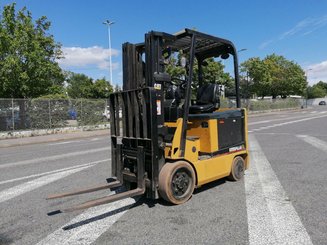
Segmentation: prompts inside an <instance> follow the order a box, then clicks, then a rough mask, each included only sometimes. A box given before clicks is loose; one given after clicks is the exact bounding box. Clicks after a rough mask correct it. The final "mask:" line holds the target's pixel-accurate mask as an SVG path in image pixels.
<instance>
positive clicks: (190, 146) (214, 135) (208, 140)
mask: <svg viewBox="0 0 327 245" xmlns="http://www.w3.org/2000/svg"><path fill="white" fill-rule="evenodd" d="M221 111H226V109H224V110H221ZM217 120H218V119H203V120H199V119H197V120H193V121H190V122H188V129H187V137H186V146H185V154H184V158H182V159H181V158H180V149H179V147H180V139H181V133H182V124H183V119H182V118H179V119H178V120H177V121H176V122H173V123H165V125H166V126H167V127H170V128H175V133H174V138H173V141H172V143H171V144H170V145H166V148H165V157H166V159H167V161H172V160H173V161H174V160H186V161H188V162H189V163H190V164H192V166H193V167H194V170H195V172H196V176H197V186H201V185H203V184H206V183H209V182H211V181H214V180H217V179H220V178H223V177H226V176H228V175H229V174H230V172H231V166H232V162H233V159H234V158H235V157H236V156H242V157H243V158H244V160H245V168H246V169H247V168H248V167H249V156H248V133H247V113H246V111H245V119H244V124H245V125H244V130H245V144H244V145H242V149H238V150H235V151H231V152H226V153H224V154H218V155H214V156H212V157H207V158H206V157H199V152H202V153H208V154H210V153H212V154H214V153H215V152H217V151H218V150H219V149H218V145H219V143H218V133H219V132H218V126H217V125H218V121H217ZM203 123H204V124H203ZM203 125H205V126H203ZM230 150H231V149H230Z"/></svg>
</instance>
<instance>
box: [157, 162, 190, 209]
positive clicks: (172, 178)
mask: <svg viewBox="0 0 327 245" xmlns="http://www.w3.org/2000/svg"><path fill="white" fill-rule="evenodd" d="M194 186H195V173H194V170H193V168H192V166H191V165H190V164H189V163H187V162H184V161H178V162H174V163H166V164H165V165H164V166H163V167H162V169H161V171H160V174H159V193H160V196H161V197H162V198H163V199H165V200H166V201H168V202H171V203H173V204H182V203H184V202H186V201H187V200H188V199H190V197H191V196H192V193H193V191H194Z"/></svg>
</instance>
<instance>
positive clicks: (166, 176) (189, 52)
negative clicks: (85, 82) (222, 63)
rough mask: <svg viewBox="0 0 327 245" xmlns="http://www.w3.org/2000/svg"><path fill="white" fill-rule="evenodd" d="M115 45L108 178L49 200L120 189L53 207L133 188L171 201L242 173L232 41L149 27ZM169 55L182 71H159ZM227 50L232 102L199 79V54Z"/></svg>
mask: <svg viewBox="0 0 327 245" xmlns="http://www.w3.org/2000/svg"><path fill="white" fill-rule="evenodd" d="M122 49H123V90H122V91H121V92H116V93H113V94H111V95H110V99H109V108H110V131H111V135H110V139H111V159H112V160H111V170H112V176H114V177H113V178H111V179H110V181H108V183H107V184H106V185H102V186H97V187H93V188H88V189H82V190H78V191H75V192H69V193H62V194H55V195H51V196H49V197H48V199H54V198H61V197H66V196H72V195H77V194H83V193H88V192H93V191H97V190H102V189H106V188H108V189H112V188H117V187H121V186H124V189H125V190H126V191H125V192H120V193H117V194H114V195H110V196H105V197H102V198H98V199H94V200H91V201H88V202H85V203H82V204H80V205H76V206H73V207H70V208H66V209H63V210H61V211H60V212H68V211H74V210H80V209H85V208H89V207H93V206H97V205H102V204H105V203H110V202H114V201H117V200H120V199H123V198H127V197H134V196H140V195H144V196H145V197H146V198H150V199H158V198H160V197H161V198H163V199H165V200H166V201H168V202H170V203H172V204H177V205H178V204H182V203H185V202H186V201H188V200H189V199H190V198H191V196H192V193H193V191H194V189H195V188H198V187H200V186H202V185H204V184H207V183H209V182H212V181H215V180H218V179H221V178H225V177H227V178H229V179H230V180H232V181H238V180H240V179H242V177H243V175H244V171H245V170H246V169H247V168H248V167H249V153H248V134H247V112H246V109H243V108H241V100H240V91H239V73H238V60H237V51H236V49H235V46H234V45H233V43H232V42H231V41H228V40H226V39H222V38H218V37H214V36H211V35H207V34H204V33H201V32H198V31H195V30H190V29H184V30H182V31H181V32H178V33H176V34H173V35H171V34H168V33H164V32H156V31H151V32H148V33H147V34H145V41H144V42H143V43H139V44H131V43H124V44H123V47H122ZM174 54H175V55H176V54H178V55H180V56H182V57H180V62H179V64H178V65H179V66H180V67H179V68H180V69H184V71H185V72H184V74H183V75H179V76H175V77H174V76H172V75H170V74H168V73H167V71H166V70H167V69H166V68H167V60H168V61H169V59H170V58H171V57H172V56H173V55H174ZM229 57H232V67H233V70H234V82H235V86H234V88H235V89H234V90H235V91H234V93H233V96H234V97H233V101H234V104H233V106H232V107H231V108H222V107H221V106H220V105H221V99H220V97H221V86H220V84H217V81H206V79H205V74H204V73H203V70H204V66H205V65H206V59H208V58H209V59H210V58H211V59H212V58H213V59H217V58H221V59H227V58H229ZM196 64H197V66H195V65H196ZM195 81H196V82H195ZM192 89H193V92H192Z"/></svg>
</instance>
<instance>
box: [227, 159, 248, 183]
mask: <svg viewBox="0 0 327 245" xmlns="http://www.w3.org/2000/svg"><path fill="white" fill-rule="evenodd" d="M244 169H245V161H244V159H243V158H242V157H240V156H238V157H235V158H234V160H233V163H232V169H231V172H230V175H229V176H228V179H229V180H232V181H238V180H240V179H242V178H243V176H244Z"/></svg>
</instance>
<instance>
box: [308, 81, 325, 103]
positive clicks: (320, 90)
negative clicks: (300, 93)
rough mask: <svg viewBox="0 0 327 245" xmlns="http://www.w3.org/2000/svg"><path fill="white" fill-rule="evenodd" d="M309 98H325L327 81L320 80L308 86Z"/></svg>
mask: <svg viewBox="0 0 327 245" xmlns="http://www.w3.org/2000/svg"><path fill="white" fill-rule="evenodd" d="M307 93H308V99H314V98H323V97H325V96H326V95H327V83H325V82H323V81H319V82H318V83H317V84H315V85H313V86H309V87H308V91H307Z"/></svg>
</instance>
